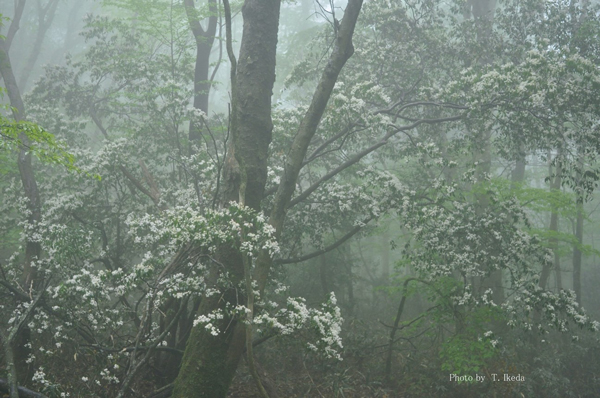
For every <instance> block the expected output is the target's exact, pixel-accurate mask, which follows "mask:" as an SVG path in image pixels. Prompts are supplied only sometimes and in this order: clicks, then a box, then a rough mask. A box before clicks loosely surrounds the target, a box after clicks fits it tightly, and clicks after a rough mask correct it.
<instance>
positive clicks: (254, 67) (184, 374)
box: [173, 0, 362, 398]
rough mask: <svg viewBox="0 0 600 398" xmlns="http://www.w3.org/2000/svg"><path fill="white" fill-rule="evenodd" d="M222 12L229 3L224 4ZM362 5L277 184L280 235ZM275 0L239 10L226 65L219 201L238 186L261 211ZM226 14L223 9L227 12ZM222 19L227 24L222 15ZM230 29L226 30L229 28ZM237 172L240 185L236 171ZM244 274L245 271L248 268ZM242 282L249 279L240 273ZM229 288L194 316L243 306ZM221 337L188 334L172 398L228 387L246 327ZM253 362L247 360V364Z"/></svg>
mask: <svg viewBox="0 0 600 398" xmlns="http://www.w3.org/2000/svg"><path fill="white" fill-rule="evenodd" d="M225 6H226V9H228V8H229V7H228V2H226V3H225ZM361 7H362V0H350V1H349V3H348V6H347V7H346V11H345V13H344V18H343V20H342V22H341V23H340V28H339V30H338V32H337V34H338V37H337V40H336V45H335V47H334V50H333V52H332V55H331V57H330V59H329V62H328V63H327V66H326V67H325V70H324V73H323V76H322V78H321V81H320V83H319V86H318V87H317V90H316V92H315V95H314V97H313V102H312V103H311V106H310V108H309V111H308V112H307V115H306V116H305V118H304V120H303V122H302V124H301V126H300V129H299V132H298V134H297V138H296V140H295V141H294V144H293V145H292V148H291V149H290V153H289V159H290V162H288V163H287V164H286V168H285V171H284V177H282V184H281V185H282V186H283V187H282V186H280V189H279V191H278V193H277V194H276V196H275V199H274V200H275V206H276V207H277V210H273V213H272V216H271V223H272V224H273V225H274V226H275V227H276V230H278V232H280V231H281V230H280V228H279V229H278V227H281V226H282V225H283V221H284V218H285V209H286V207H287V205H288V203H289V200H290V198H291V195H292V194H293V191H294V188H295V186H296V180H297V177H298V173H299V170H300V168H301V165H302V161H303V159H304V156H305V154H306V149H307V147H308V145H309V143H310V138H311V137H312V136H313V135H314V133H315V131H316V128H317V125H318V123H319V121H320V119H321V116H322V115H323V112H324V110H325V107H326V105H327V102H328V100H329V97H330V95H331V91H332V90H333V86H334V85H335V82H336V80H337V76H338V75H339V72H340V71H341V69H342V67H343V66H344V64H345V62H346V60H347V59H348V58H349V57H350V56H351V55H352V35H353V33H354V26H355V24H356V19H357V18H358V14H359V12H360V9H361ZM279 9H280V0H246V1H245V3H244V6H243V8H242V15H243V18H244V28H243V36H242V43H241V49H240V55H239V60H238V61H237V62H236V61H235V59H234V57H233V53H232V50H231V43H230V39H231V37H230V34H228V36H229V37H228V53H229V54H230V59H231V60H232V70H233V71H234V72H235V73H232V80H233V85H232V90H233V92H232V98H233V104H232V115H231V117H232V123H231V132H232V136H233V148H232V149H233V151H230V152H229V155H231V153H232V152H233V153H234V154H235V160H237V162H235V161H234V159H233V158H231V156H229V158H228V159H227V161H226V162H227V165H226V167H225V169H224V171H223V174H224V184H225V186H224V187H223V193H224V200H231V199H233V197H232V196H233V194H234V193H236V192H235V191H236V188H237V186H238V182H239V189H237V191H238V192H237V193H238V194H239V196H238V197H239V201H240V203H242V204H243V205H245V206H247V207H250V208H252V209H255V210H258V211H260V209H261V201H262V199H263V196H264V186H265V183H266V178H267V156H268V149H269V144H270V142H271V131H272V128H273V125H272V120H271V96H272V90H273V84H274V82H275V61H276V49H277V33H278V28H279ZM226 14H227V10H226ZM226 18H227V19H229V18H228V17H227V15H226ZM228 31H229V28H228ZM238 166H239V179H238V178H237V175H238V173H237V167H238ZM217 256H218V258H219V261H220V262H221V263H222V264H223V265H224V267H225V268H226V270H227V272H228V273H229V276H230V278H231V279H232V284H233V286H237V284H238V283H240V282H241V281H242V280H244V276H245V275H244V266H243V262H242V258H241V256H240V255H239V253H237V251H233V250H231V249H230V250H229V251H228V250H227V249H226V248H221V249H220V250H219V253H218V254H217ZM271 264H272V260H271V258H270V257H269V255H268V254H267V253H266V252H263V253H261V255H260V256H259V259H258V260H257V264H256V275H255V280H256V282H257V284H258V289H259V291H261V292H262V291H263V289H264V287H265V285H266V282H267V280H268V274H269V270H270V266H271ZM247 268H248V267H247ZM246 276H247V275H246ZM240 296H241V295H240V293H239V292H236V291H235V290H232V291H228V292H224V294H223V296H222V297H215V296H213V297H210V298H205V299H203V300H202V303H201V306H200V310H199V313H200V314H204V315H206V314H209V313H211V312H212V311H214V310H215V309H219V308H223V307H224V306H225V303H226V302H229V303H231V304H233V305H238V304H245V303H246V297H240ZM218 327H219V330H220V333H219V334H218V336H212V335H211V334H210V333H209V332H208V331H207V330H206V328H205V327H204V326H203V325H198V326H196V327H194V328H193V330H192V333H191V335H190V338H189V340H188V343H187V346H186V350H185V354H184V358H183V362H182V365H181V370H180V372H179V376H178V377H177V380H176V381H175V388H174V391H173V397H174V398H200V397H210V398H220V397H225V396H226V393H227V390H228V388H229V384H230V383H231V380H232V378H233V375H234V372H235V369H236V368H237V365H238V362H239V359H240V357H241V355H242V353H243V351H244V344H245V339H246V337H247V335H246V330H245V327H244V324H243V323H241V322H240V320H239V319H237V318H232V317H228V316H225V317H224V319H222V320H220V321H219V324H218ZM249 360H251V358H249Z"/></svg>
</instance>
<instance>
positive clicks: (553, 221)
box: [539, 151, 562, 289]
mask: <svg viewBox="0 0 600 398" xmlns="http://www.w3.org/2000/svg"><path fill="white" fill-rule="evenodd" d="M560 156H561V155H560V151H559V155H557V162H556V171H555V175H554V180H552V185H551V186H550V191H554V192H556V191H558V190H559V189H560V185H561V177H562V165H561V162H560V158H559V157H560ZM549 230H550V231H551V232H554V233H558V209H554V208H553V209H552V213H551V214H550V226H549ZM550 246H551V247H552V251H553V252H554V269H555V270H557V271H556V272H557V278H558V277H559V276H560V263H559V261H560V257H559V255H558V239H557V238H556V237H552V238H550ZM550 268H551V266H550V265H547V266H544V267H543V268H542V273H541V275H540V282H539V285H540V287H541V288H542V289H546V285H547V284H548V278H549V277H550ZM558 284H559V283H558V279H557V285H558Z"/></svg>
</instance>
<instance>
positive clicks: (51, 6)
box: [19, 0, 58, 92]
mask: <svg viewBox="0 0 600 398" xmlns="http://www.w3.org/2000/svg"><path fill="white" fill-rule="evenodd" d="M57 7H58V0H50V1H49V2H48V3H47V4H46V6H45V7H42V3H41V0H38V2H37V8H38V29H37V34H36V37H35V42H34V43H33V47H32V49H31V53H29V57H28V58H27V62H25V65H24V66H23V71H22V72H21V76H20V78H19V87H20V88H21V90H23V92H26V88H27V83H28V82H29V78H30V77H31V72H32V71H33V67H34V66H35V64H36V62H37V60H38V58H39V56H40V53H41V52H42V44H44V39H45V38H46V33H47V32H48V29H49V28H50V26H51V25H52V21H53V20H54V15H55V14H56V8H57Z"/></svg>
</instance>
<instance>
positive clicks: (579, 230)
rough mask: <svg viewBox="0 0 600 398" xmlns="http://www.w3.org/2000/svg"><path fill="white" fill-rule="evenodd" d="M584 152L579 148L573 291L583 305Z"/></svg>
mask: <svg viewBox="0 0 600 398" xmlns="http://www.w3.org/2000/svg"><path fill="white" fill-rule="evenodd" d="M584 156H585V155H584V150H583V148H582V147H580V148H578V151H577V176H576V180H577V187H576V200H577V221H576V224H575V239H576V243H575V246H574V247H573V290H574V291H575V296H576V297H577V302H578V303H579V304H580V305H581V299H582V297H581V257H582V253H581V246H582V245H583V202H584V192H583V190H584V187H583V177H582V174H583V168H584V166H585V163H584Z"/></svg>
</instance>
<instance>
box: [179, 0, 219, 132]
mask: <svg viewBox="0 0 600 398" xmlns="http://www.w3.org/2000/svg"><path fill="white" fill-rule="evenodd" d="M184 5H185V11H186V14H187V18H188V23H189V24H190V29H191V31H192V34H193V35H194V39H195V41H196V63H195V68H194V108H195V109H199V110H201V111H202V112H204V113H205V114H208V97H209V94H210V85H211V82H210V81H209V75H208V72H209V69H210V52H211V50H212V46H213V43H214V41H215V34H216V30H217V15H216V7H217V3H216V0H208V8H209V11H210V13H211V15H210V16H209V17H208V26H207V27H206V29H204V28H203V27H202V25H201V24H200V20H199V18H198V15H197V11H196V6H195V5H194V1H193V0H185V1H184ZM201 137H202V128H201V123H199V122H198V120H195V118H194V119H193V120H192V122H191V123H190V130H189V140H190V143H197V142H198V141H199V140H200V138H201Z"/></svg>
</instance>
